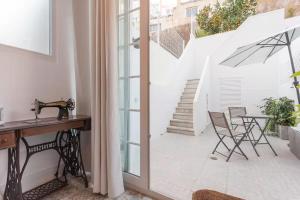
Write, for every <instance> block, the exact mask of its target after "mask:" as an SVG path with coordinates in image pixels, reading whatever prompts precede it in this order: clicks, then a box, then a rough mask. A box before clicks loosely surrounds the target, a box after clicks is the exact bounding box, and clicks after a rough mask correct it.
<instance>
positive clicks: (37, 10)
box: [0, 0, 52, 55]
mask: <svg viewBox="0 0 300 200" xmlns="http://www.w3.org/2000/svg"><path fill="white" fill-rule="evenodd" d="M51 29H52V0H26V1H24V0H0V45H7V46H12V47H16V48H20V49H25V50H29V51H33V52H37V53H41V54H45V55H51V51H52V34H51V33H52V30H51Z"/></svg>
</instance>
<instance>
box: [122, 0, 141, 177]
mask: <svg viewBox="0 0 300 200" xmlns="http://www.w3.org/2000/svg"><path fill="white" fill-rule="evenodd" d="M139 6H140V1H139V0H119V14H120V13H123V15H121V16H120V15H119V77H120V78H119V95H120V96H119V100H120V102H119V108H120V109H121V110H122V111H120V115H121V116H120V128H121V133H120V140H121V151H122V167H123V171H124V172H127V173H131V174H134V175H136V176H139V175H140V113H139V112H138V111H139V109H140V78H137V77H133V76H139V75H140V47H139V40H140V30H139V29H140V11H139ZM132 109H134V110H137V111H132Z"/></svg>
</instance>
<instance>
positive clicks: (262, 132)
mask: <svg viewBox="0 0 300 200" xmlns="http://www.w3.org/2000/svg"><path fill="white" fill-rule="evenodd" d="M270 121H271V119H268V121H267V123H266V125H265V127H264V128H263V129H262V128H261V126H260V124H259V123H258V122H257V120H255V123H256V124H257V126H258V128H259V130H260V132H261V135H260V136H259V138H258V140H257V141H256V143H255V146H256V145H257V144H260V143H259V141H260V140H261V138H262V137H264V138H265V140H266V142H267V144H268V145H269V146H270V148H271V150H272V151H273V153H274V154H275V156H278V155H277V153H276V151H275V150H274V149H273V147H272V145H271V144H270V142H269V140H268V138H267V137H266V135H265V132H266V130H267V127H268V125H269V123H270Z"/></svg>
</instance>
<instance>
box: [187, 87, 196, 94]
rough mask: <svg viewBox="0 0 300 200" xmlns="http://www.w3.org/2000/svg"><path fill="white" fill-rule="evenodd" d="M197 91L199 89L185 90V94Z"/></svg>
mask: <svg viewBox="0 0 300 200" xmlns="http://www.w3.org/2000/svg"><path fill="white" fill-rule="evenodd" d="M196 91H197V88H185V89H184V92H185V93H194V94H195V93H196Z"/></svg>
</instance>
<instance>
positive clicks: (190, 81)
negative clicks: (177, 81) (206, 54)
mask: <svg viewBox="0 0 300 200" xmlns="http://www.w3.org/2000/svg"><path fill="white" fill-rule="evenodd" d="M198 83H199V79H191V80H188V81H187V84H198Z"/></svg>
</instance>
